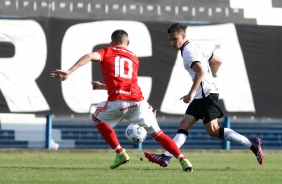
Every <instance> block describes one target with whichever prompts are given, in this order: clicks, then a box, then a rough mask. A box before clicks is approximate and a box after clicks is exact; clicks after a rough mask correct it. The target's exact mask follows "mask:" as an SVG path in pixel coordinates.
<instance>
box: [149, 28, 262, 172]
mask: <svg viewBox="0 0 282 184" xmlns="http://www.w3.org/2000/svg"><path fill="white" fill-rule="evenodd" d="M168 39H169V41H170V43H171V45H172V47H173V48H175V49H176V50H180V51H181V55H182V57H183V64H184V68H185V69H186V70H187V71H188V73H189V75H190V77H191V79H192V81H193V84H192V86H191V88H190V91H189V92H188V93H187V95H184V96H183V97H182V98H181V100H183V102H184V103H189V104H190V105H189V106H188V108H187V110H186V112H185V115H184V117H183V119H182V121H181V123H180V125H179V129H178V131H177V134H176V135H175V137H174V139H173V140H174V141H175V143H176V144H177V146H179V147H181V146H182V145H183V144H184V142H185V141H186V139H187V136H188V131H189V129H190V128H191V127H192V126H193V124H194V123H196V122H197V121H198V120H199V119H202V120H203V123H204V126H205V129H206V132H207V133H208V135H210V136H212V137H217V138H220V139H226V140H228V141H231V142H235V143H238V144H242V145H244V146H245V147H246V148H249V149H251V150H252V152H253V153H254V154H255V156H256V158H257V160H258V163H259V164H262V163H263V162H264V155H263V151H262V149H261V140H260V139H259V138H254V139H248V138H246V137H245V136H243V135H241V134H239V133H237V132H235V131H233V130H232V129H230V128H224V127H219V125H218V118H221V117H223V116H224V114H223V113H222V111H221V108H220V107H219V105H218V96H219V91H218V88H217V86H216V84H215V83H214V79H213V78H214V76H215V75H216V73H217V71H218V70H219V68H220V66H221V64H222V61H221V59H220V58H219V57H217V56H216V55H214V54H213V52H212V51H209V50H206V49H202V48H201V47H200V46H199V45H197V44H195V43H193V42H189V40H188V39H187V37H186V33H185V28H184V26H183V25H181V24H179V23H175V24H172V25H171V26H170V27H169V28H168ZM144 154H145V156H146V158H147V159H148V160H149V161H151V162H153V163H157V164H159V165H160V166H163V167H166V166H168V164H169V161H170V159H171V158H172V155H171V154H170V153H169V152H168V151H166V152H165V153H163V154H154V153H149V152H144Z"/></svg>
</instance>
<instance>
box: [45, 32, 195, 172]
mask: <svg viewBox="0 0 282 184" xmlns="http://www.w3.org/2000/svg"><path fill="white" fill-rule="evenodd" d="M111 41H112V42H111V46H109V47H105V48H103V49H99V50H97V51H94V52H92V53H89V54H85V55H84V56H82V57H81V58H80V59H79V60H78V61H77V62H76V63H75V64H74V65H73V66H72V67H71V68H70V69H68V70H58V69H57V70H55V71H52V72H51V74H50V75H51V77H53V78H59V79H60V80H61V81H64V80H66V79H67V78H68V77H69V76H70V75H71V74H72V73H73V72H74V71H75V70H76V69H78V68H79V67H81V66H83V65H85V64H87V63H88V62H89V61H93V62H98V63H100V66H101V69H102V74H103V78H104V82H105V84H103V83H101V82H99V81H93V82H92V86H93V89H105V90H107V91H108V100H107V101H103V102H101V103H99V104H98V105H97V106H96V111H95V112H94V113H93V115H92V119H93V121H94V123H95V125H96V128H97V129H98V131H99V133H100V134H101V135H102V137H103V138H104V139H105V141H106V142H107V143H108V145H109V146H110V147H111V148H112V149H113V150H115V152H116V158H115V160H114V161H113V162H112V163H111V164H110V168H111V169H115V168H117V167H119V166H120V165H122V164H124V163H127V162H128V161H129V156H128V155H127V153H126V152H125V150H124V149H123V148H122V146H121V145H120V143H119V141H118V139H117V137H116V133H115V130H114V129H113V127H114V126H115V125H116V124H117V123H119V122H120V121H122V120H123V119H126V120H128V121H130V122H133V123H135V124H138V125H139V126H141V127H144V128H145V129H146V131H147V133H148V134H150V135H151V136H152V138H154V139H155V140H156V141H157V142H159V143H160V144H161V145H162V147H163V148H164V149H165V150H168V151H169V152H170V153H171V154H172V155H173V156H174V157H175V158H177V159H178V160H179V162H180V164H181V166H182V169H183V170H184V171H187V172H192V171H193V169H192V164H191V163H190V162H189V160H188V159H187V158H185V156H184V155H183V154H182V152H181V151H180V150H179V148H178V147H177V145H176V144H175V143H174V141H173V140H172V139H171V138H170V137H169V136H167V135H166V134H165V133H164V132H163V131H162V130H161V129H160V127H159V125H158V122H157V120H156V117H155V113H154V112H153V108H152V106H151V105H150V104H149V103H148V102H147V101H146V100H144V97H143V95H142V92H141V89H140V87H139V86H138V84H137V81H138V79H137V74H138V69H139V60H138V58H137V56H136V55H135V54H134V53H133V52H131V51H130V50H128V49H127V46H128V44H129V39H128V34H127V32H126V31H124V30H116V31H114V32H113V33H112V35H111ZM164 164H165V163H164Z"/></svg>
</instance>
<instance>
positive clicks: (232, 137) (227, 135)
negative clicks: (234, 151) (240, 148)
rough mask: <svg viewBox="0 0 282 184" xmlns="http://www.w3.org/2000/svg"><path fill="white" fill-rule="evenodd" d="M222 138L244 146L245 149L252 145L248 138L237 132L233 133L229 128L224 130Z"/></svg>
mask: <svg viewBox="0 0 282 184" xmlns="http://www.w3.org/2000/svg"><path fill="white" fill-rule="evenodd" d="M223 138H224V139H226V140H228V141H230V142H235V143H238V144H242V145H244V146H246V147H247V148H250V147H251V146H252V143H251V142H250V140H249V139H248V138H246V137H245V136H243V135H241V134H238V133H237V132H234V131H233V130H232V129H230V128H224V135H223Z"/></svg>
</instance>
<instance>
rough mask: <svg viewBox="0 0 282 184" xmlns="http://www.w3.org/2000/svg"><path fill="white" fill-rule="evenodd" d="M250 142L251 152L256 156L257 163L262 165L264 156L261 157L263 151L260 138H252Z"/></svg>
mask: <svg viewBox="0 0 282 184" xmlns="http://www.w3.org/2000/svg"><path fill="white" fill-rule="evenodd" d="M250 141H251V143H252V147H251V150H252V151H253V153H254V154H255V155H256V158H257V160H258V163H259V164H260V165H262V163H263V162H264V155H263V151H262V149H261V144H262V143H261V140H260V138H258V137H256V138H254V139H252V140H250Z"/></svg>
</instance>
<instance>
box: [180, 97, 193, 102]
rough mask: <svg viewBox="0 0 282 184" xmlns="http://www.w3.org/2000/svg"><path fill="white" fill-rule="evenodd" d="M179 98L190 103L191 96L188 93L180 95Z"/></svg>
mask: <svg viewBox="0 0 282 184" xmlns="http://www.w3.org/2000/svg"><path fill="white" fill-rule="evenodd" d="M179 100H183V102H184V103H191V101H192V98H191V96H189V95H185V96H183V97H181V98H180V99H179Z"/></svg>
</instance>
